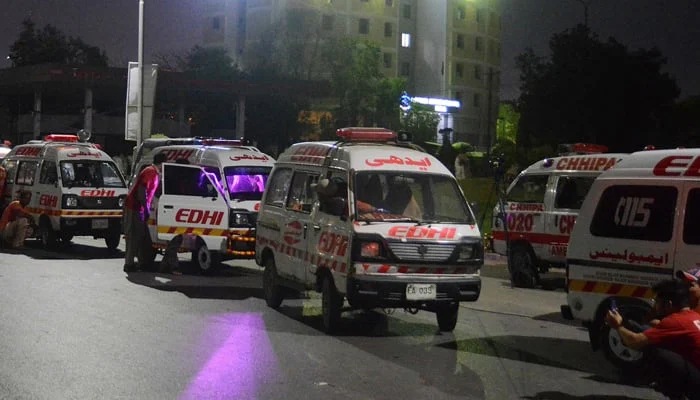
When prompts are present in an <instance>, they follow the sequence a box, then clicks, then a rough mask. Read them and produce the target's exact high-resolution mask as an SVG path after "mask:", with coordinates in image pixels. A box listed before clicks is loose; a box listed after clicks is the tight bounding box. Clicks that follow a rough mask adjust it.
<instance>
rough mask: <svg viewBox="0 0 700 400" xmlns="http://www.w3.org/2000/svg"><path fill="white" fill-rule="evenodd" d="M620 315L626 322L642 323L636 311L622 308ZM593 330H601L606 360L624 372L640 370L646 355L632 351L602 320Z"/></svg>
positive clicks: (601, 341) (601, 345) (601, 344)
mask: <svg viewBox="0 0 700 400" xmlns="http://www.w3.org/2000/svg"><path fill="white" fill-rule="evenodd" d="M620 314H621V315H622V317H623V320H624V321H627V320H630V319H631V320H636V321H641V320H642V318H641V315H637V314H638V313H637V312H635V310H629V309H625V308H624V307H620ZM591 329H600V347H601V349H602V350H603V354H604V355H605V358H607V359H608V361H610V362H611V363H612V364H613V365H615V366H616V367H618V368H620V369H621V370H624V371H632V370H634V369H635V368H638V367H639V366H640V364H641V363H642V362H643V357H644V353H643V352H641V351H637V350H632V349H630V348H628V347H626V346H625V345H624V344H622V339H621V338H620V334H619V333H617V331H616V330H614V329H610V327H609V326H607V325H606V324H605V323H604V322H603V321H602V320H598V322H597V323H596V326H595V327H591Z"/></svg>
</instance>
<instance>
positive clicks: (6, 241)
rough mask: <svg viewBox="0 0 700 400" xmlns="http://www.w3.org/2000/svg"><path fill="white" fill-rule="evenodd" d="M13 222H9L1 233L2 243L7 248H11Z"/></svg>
mask: <svg viewBox="0 0 700 400" xmlns="http://www.w3.org/2000/svg"><path fill="white" fill-rule="evenodd" d="M14 225H15V223H14V222H10V223H8V224H7V225H5V229H3V231H2V243H3V245H5V246H7V247H10V248H11V247H12V236H13V235H14V231H15V229H14Z"/></svg>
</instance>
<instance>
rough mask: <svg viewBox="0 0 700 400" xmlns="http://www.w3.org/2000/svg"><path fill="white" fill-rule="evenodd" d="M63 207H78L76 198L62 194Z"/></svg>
mask: <svg viewBox="0 0 700 400" xmlns="http://www.w3.org/2000/svg"><path fill="white" fill-rule="evenodd" d="M63 207H66V208H75V207H78V196H76V195H73V194H64V195H63Z"/></svg>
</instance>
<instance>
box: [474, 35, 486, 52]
mask: <svg viewBox="0 0 700 400" xmlns="http://www.w3.org/2000/svg"><path fill="white" fill-rule="evenodd" d="M474 48H475V49H476V51H483V50H484V38H482V37H481V36H477V37H476V39H474Z"/></svg>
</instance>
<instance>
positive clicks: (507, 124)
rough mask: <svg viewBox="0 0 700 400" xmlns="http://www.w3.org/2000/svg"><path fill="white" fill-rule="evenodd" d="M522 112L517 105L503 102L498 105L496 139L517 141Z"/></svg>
mask: <svg viewBox="0 0 700 400" xmlns="http://www.w3.org/2000/svg"><path fill="white" fill-rule="evenodd" d="M519 123H520V113H519V112H517V111H516V109H515V105H514V104H511V103H503V104H501V105H500V106H499V107H498V119H497V120H496V141H497V142H498V141H499V140H506V141H509V142H511V143H515V142H516V139H517V135H518V124H519Z"/></svg>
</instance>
